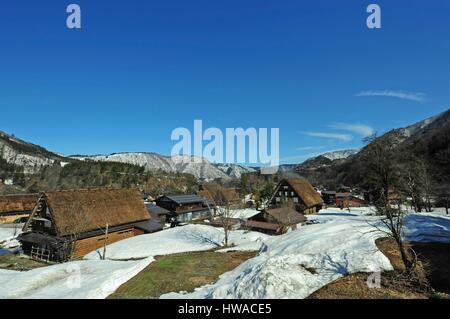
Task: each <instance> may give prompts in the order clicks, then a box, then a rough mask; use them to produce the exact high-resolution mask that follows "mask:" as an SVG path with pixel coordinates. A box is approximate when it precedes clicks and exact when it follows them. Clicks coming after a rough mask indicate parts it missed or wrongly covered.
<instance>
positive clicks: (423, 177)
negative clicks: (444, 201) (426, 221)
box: [418, 158, 435, 212]
mask: <svg viewBox="0 0 450 319" xmlns="http://www.w3.org/2000/svg"><path fill="white" fill-rule="evenodd" d="M418 175H419V183H420V188H421V189H422V193H423V197H424V200H425V210H426V211H427V212H431V211H432V205H431V198H432V196H433V193H434V188H435V185H434V180H433V178H432V176H431V173H430V169H429V167H428V164H427V162H426V160H425V159H424V158H419V159H418Z"/></svg>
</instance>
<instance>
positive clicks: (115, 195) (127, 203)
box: [44, 188, 150, 236]
mask: <svg viewBox="0 0 450 319" xmlns="http://www.w3.org/2000/svg"><path fill="white" fill-rule="evenodd" d="M44 195H45V196H46V202H47V205H48V207H49V209H50V211H51V214H52V218H53V222H54V224H55V227H56V231H57V233H58V235H59V236H68V235H73V234H80V233H84V232H87V231H92V230H98V229H104V228H105V226H106V224H108V225H109V226H110V227H111V226H118V225H123V224H129V223H135V222H140V221H145V220H149V219H150V215H149V213H148V212H147V209H146V208H145V206H144V202H143V201H142V198H141V196H140V192H139V191H138V190H137V189H110V188H98V189H86V190H73V191H61V192H48V193H45V194H44Z"/></svg>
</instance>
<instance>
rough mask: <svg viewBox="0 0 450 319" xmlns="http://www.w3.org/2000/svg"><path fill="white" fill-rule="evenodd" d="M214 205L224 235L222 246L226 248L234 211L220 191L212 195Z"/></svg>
mask: <svg viewBox="0 0 450 319" xmlns="http://www.w3.org/2000/svg"><path fill="white" fill-rule="evenodd" d="M212 197H213V200H214V203H215V204H216V207H217V210H216V211H217V216H218V218H219V222H220V224H221V227H222V228H223V233H224V239H223V242H224V246H225V247H228V239H229V236H230V232H231V230H232V227H233V217H234V211H233V210H232V209H231V207H230V202H229V201H228V199H227V198H226V197H225V195H224V194H223V193H222V192H221V191H216V192H215V193H214V194H213V195H212Z"/></svg>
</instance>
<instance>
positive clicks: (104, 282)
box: [0, 258, 153, 299]
mask: <svg viewBox="0 0 450 319" xmlns="http://www.w3.org/2000/svg"><path fill="white" fill-rule="evenodd" d="M152 260H153V259H152V258H147V259H144V260H140V261H108V260H101V261H97V260H89V261H87V260H82V261H74V262H69V263H64V264H58V265H53V266H48V267H43V268H36V269H33V270H30V271H25V272H19V271H10V270H0V299H19V298H26V299H42V298H45V299H79V298H83V299H102V298H106V297H107V296H109V295H110V294H112V293H113V292H114V291H115V290H116V289H117V288H118V287H119V286H120V285H122V284H123V283H125V282H127V281H128V280H130V279H131V278H133V277H134V276H136V275H137V274H138V273H139V272H140V271H142V270H143V269H144V268H145V267H147V266H148V265H149V264H150V262H151V261H152Z"/></svg>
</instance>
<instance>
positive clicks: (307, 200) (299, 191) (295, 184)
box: [269, 178, 323, 214]
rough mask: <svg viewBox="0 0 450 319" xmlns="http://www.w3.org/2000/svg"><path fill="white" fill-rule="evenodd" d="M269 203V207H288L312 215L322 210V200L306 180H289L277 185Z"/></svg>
mask: <svg viewBox="0 0 450 319" xmlns="http://www.w3.org/2000/svg"><path fill="white" fill-rule="evenodd" d="M269 203H270V206H271V207H283V206H289V207H293V208H295V209H296V210H297V211H298V212H300V213H304V214H313V213H315V212H317V211H318V210H320V209H321V208H322V205H323V200H322V197H321V196H320V194H319V193H318V192H317V191H316V190H315V189H314V188H313V187H312V185H311V184H310V183H309V182H308V181H307V180H306V179H299V178H289V179H283V180H282V181H280V182H279V183H278V185H277V187H276V189H275V192H274V194H273V195H272V197H271V199H270V201H269Z"/></svg>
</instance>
